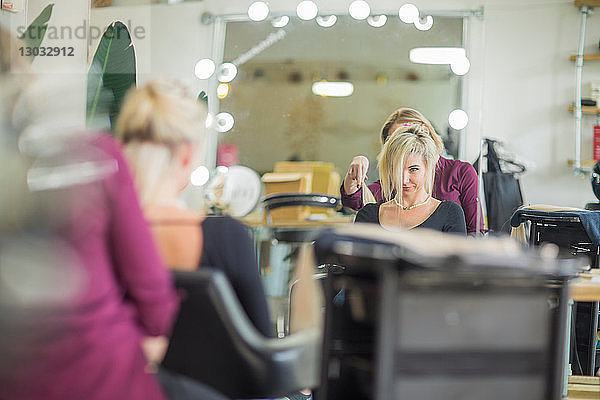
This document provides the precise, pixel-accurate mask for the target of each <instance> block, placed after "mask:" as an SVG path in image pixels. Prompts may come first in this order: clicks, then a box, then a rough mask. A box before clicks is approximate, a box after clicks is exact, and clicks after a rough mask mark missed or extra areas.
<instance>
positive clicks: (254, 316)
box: [117, 80, 272, 336]
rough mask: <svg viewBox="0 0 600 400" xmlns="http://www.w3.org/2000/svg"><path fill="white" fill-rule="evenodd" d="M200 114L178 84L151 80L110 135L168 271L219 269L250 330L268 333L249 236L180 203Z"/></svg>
mask: <svg viewBox="0 0 600 400" xmlns="http://www.w3.org/2000/svg"><path fill="white" fill-rule="evenodd" d="M205 121H206V110H205V108H204V106H203V105H202V104H201V103H198V101H197V100H196V99H195V97H193V96H191V95H190V93H188V91H187V90H186V88H185V87H183V86H182V85H181V84H180V83H178V82H176V81H171V80H155V81H153V82H150V83H149V84H147V85H146V86H144V87H142V88H138V89H134V90H132V91H131V92H130V93H129V94H128V96H127V98H126V100H125V103H124V105H123V108H122V110H121V114H120V116H119V120H118V124H117V135H118V137H119V139H120V140H121V141H122V142H123V144H124V148H125V154H126V157H127V159H128V161H129V164H130V166H131V168H132V170H133V174H134V180H135V185H136V188H137V190H138V193H139V195H140V200H141V204H142V208H143V209H144V214H145V216H146V218H147V220H148V221H149V222H150V227H151V229H152V232H153V233H154V237H155V238H156V241H157V244H158V246H159V249H160V252H161V255H162V258H163V261H164V262H165V263H166V264H167V265H168V266H169V267H171V268H174V269H182V270H194V269H197V268H200V267H201V266H208V267H212V268H215V269H220V270H222V271H223V272H224V273H225V275H226V276H227V278H228V279H229V281H230V282H231V284H232V286H233V288H234V290H235V292H236V294H237V296H238V298H239V300H240V303H241V304H242V306H243V308H244V309H245V311H246V313H247V314H248V316H249V317H250V320H251V321H252V322H253V323H254V325H255V326H256V328H257V329H258V330H259V331H260V332H261V333H263V334H264V335H266V336H271V335H272V328H271V323H270V316H269V311H268V306H267V300H266V295H265V291H264V288H263V284H262V280H261V278H260V274H259V269H258V263H257V258H256V254H255V252H254V244H253V242H252V240H251V238H250V235H249V233H248V230H247V229H246V228H245V227H244V226H243V225H242V224H241V223H240V222H238V221H236V220H235V219H233V218H231V217H227V216H223V217H221V216H220V217H208V218H206V217H205V216H204V215H203V214H201V213H199V212H196V211H193V210H191V209H188V208H187V207H186V205H185V204H184V203H183V202H182V201H181V200H180V199H179V197H178V196H179V194H180V192H181V191H182V190H183V189H184V188H185V187H186V186H187V185H188V183H189V177H190V173H191V172H192V165H193V160H194V155H195V154H197V153H198V152H199V150H200V148H199V143H201V142H202V139H203V137H202V135H203V132H204V126H205Z"/></svg>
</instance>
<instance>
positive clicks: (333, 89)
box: [312, 82, 354, 97]
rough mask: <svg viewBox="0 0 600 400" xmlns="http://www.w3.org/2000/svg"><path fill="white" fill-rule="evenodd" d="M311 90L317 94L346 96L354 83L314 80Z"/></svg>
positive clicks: (349, 93)
mask: <svg viewBox="0 0 600 400" xmlns="http://www.w3.org/2000/svg"><path fill="white" fill-rule="evenodd" d="M312 92H313V93H314V94H316V95H317V96H326V97H347V96H350V95H351V94H352V93H353V92H354V85H353V84H352V83H350V82H315V83H313V85H312Z"/></svg>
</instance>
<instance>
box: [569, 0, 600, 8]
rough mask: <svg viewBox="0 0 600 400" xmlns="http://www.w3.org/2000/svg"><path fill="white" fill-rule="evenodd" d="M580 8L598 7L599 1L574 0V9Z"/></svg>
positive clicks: (599, 5)
mask: <svg viewBox="0 0 600 400" xmlns="http://www.w3.org/2000/svg"><path fill="white" fill-rule="evenodd" d="M581 6H588V7H600V0H575V7H577V8H579V7H581Z"/></svg>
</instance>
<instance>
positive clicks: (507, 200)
mask: <svg viewBox="0 0 600 400" xmlns="http://www.w3.org/2000/svg"><path fill="white" fill-rule="evenodd" d="M485 141H486V144H487V156H486V158H487V172H484V173H483V191H484V193H485V205H486V209H487V222H488V227H489V229H490V230H491V231H495V232H506V233H509V232H510V223H509V221H510V217H511V216H512V215H513V213H514V212H515V210H516V209H517V208H519V207H521V206H522V205H523V195H522V193H521V184H520V183H519V179H518V178H517V177H516V176H515V174H514V173H512V172H502V168H501V167H500V158H499V157H498V154H497V153H496V149H495V148H494V144H495V143H496V142H495V141H494V140H491V139H485ZM513 164H515V163H513ZM515 165H517V164H515ZM517 166H519V167H520V168H522V170H521V172H524V171H525V167H523V166H521V165H517Z"/></svg>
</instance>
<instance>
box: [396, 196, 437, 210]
mask: <svg viewBox="0 0 600 400" xmlns="http://www.w3.org/2000/svg"><path fill="white" fill-rule="evenodd" d="M429 199H431V195H429V196H427V198H426V199H425V201H423V202H422V203H419V204H414V205H412V206H408V207H407V206H403V205H402V204H400V202H399V201H398V198H397V197H394V203H396V205H397V206H398V207H400V208H401V209H403V210H405V211H406V210H412V209H413V208H416V207H419V206H422V205H423V204H427V202H428V201H429Z"/></svg>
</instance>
